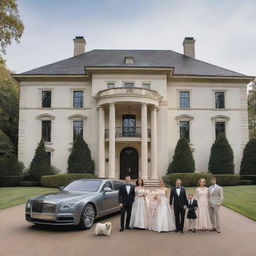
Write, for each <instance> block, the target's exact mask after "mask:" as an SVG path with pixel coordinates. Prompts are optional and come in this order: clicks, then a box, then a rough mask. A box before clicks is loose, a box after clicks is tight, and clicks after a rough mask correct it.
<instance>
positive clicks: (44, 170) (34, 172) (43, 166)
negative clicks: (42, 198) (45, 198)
mask: <svg viewBox="0 0 256 256" xmlns="http://www.w3.org/2000/svg"><path fill="white" fill-rule="evenodd" d="M51 174H53V170H52V168H51V165H50V161H49V157H48V154H47V152H46V151H45V146H44V141H43V140H41V141H40V143H39V145H38V147H37V149H36V152H35V156H34V158H33V160H32V162H31V164H30V169H29V171H28V176H29V179H30V180H32V181H40V179H41V176H43V175H51Z"/></svg>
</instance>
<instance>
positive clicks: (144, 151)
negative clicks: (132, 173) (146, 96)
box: [141, 103, 148, 179]
mask: <svg viewBox="0 0 256 256" xmlns="http://www.w3.org/2000/svg"><path fill="white" fill-rule="evenodd" d="M147 122H148V118H147V104H146V103H142V105H141V178H142V179H147V178H148V127H147Z"/></svg>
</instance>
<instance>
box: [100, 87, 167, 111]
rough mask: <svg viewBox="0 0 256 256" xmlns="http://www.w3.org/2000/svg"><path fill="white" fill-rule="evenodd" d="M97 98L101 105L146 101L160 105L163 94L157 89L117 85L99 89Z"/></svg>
mask: <svg viewBox="0 0 256 256" xmlns="http://www.w3.org/2000/svg"><path fill="white" fill-rule="evenodd" d="M95 99H96V100H97V101H98V104H99V105H104V104H109V103H118V102H138V103H142V102H144V103H146V104H151V105H155V106H158V104H159V102H160V101H161V99H162V96H160V95H159V94H158V92H157V91H154V90H151V89H146V88H141V87H116V88H110V89H106V90H102V91H99V92H98V93H97V95H96V96H95Z"/></svg>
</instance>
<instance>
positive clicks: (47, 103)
mask: <svg viewBox="0 0 256 256" xmlns="http://www.w3.org/2000/svg"><path fill="white" fill-rule="evenodd" d="M51 100H52V92H51V91H42V108H50V107H51Z"/></svg>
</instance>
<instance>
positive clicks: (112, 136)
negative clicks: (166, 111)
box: [96, 88, 161, 180]
mask: <svg viewBox="0 0 256 256" xmlns="http://www.w3.org/2000/svg"><path fill="white" fill-rule="evenodd" d="M96 100H97V103H98V124H99V126H98V167H99V170H98V173H99V177H108V178H120V177H119V175H118V173H120V171H121V170H120V169H119V167H118V166H117V161H116V159H118V160H119V161H124V159H125V158H121V154H120V156H118V152H117V150H116V149H117V143H118V144H119V145H118V148H121V149H123V148H125V147H127V146H131V145H137V148H139V156H140V157H139V164H138V170H137V171H138V177H141V178H142V179H144V180H148V179H157V178H158V174H157V109H158V106H159V102H160V100H161V96H160V95H159V94H158V93H157V92H155V91H153V90H149V89H145V88H112V89H107V90H104V91H100V92H99V93H98V94H97V96H96ZM126 107H127V110H126ZM130 108H132V109H133V113H134V115H127V114H128V113H129V111H130V110H129V109H130ZM117 112H118V115H117V114H116V113H117ZM127 116H128V117H127ZM130 116H134V120H130V119H129V118H130ZM120 117H122V118H120ZM127 118H128V119H127ZM117 123H118V124H120V123H121V126H120V127H119V126H117ZM130 123H131V124H130ZM137 123H139V124H140V126H137ZM106 127H108V128H106ZM131 151H132V150H131ZM107 153H108V154H107ZM107 155H108V157H106V156H107ZM149 156H150V157H149ZM120 166H122V165H121V164H120ZM127 168H128V170H127V174H129V171H131V170H129V163H128V165H127ZM107 169H108V171H107ZM117 175H118V177H117Z"/></svg>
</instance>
